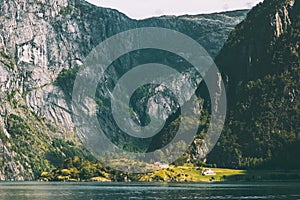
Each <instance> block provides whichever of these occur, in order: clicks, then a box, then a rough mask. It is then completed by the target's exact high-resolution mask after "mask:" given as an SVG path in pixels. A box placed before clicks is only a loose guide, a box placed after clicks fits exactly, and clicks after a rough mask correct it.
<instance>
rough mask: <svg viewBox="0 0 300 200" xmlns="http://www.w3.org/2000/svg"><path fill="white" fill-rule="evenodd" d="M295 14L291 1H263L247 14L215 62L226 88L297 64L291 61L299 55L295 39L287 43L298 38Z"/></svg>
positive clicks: (295, 7)
mask: <svg viewBox="0 0 300 200" xmlns="http://www.w3.org/2000/svg"><path fill="white" fill-rule="evenodd" d="M297 10H299V2H297V1H294V0H288V1H282V0H276V1H268V0H266V1H264V2H263V3H260V4H259V5H257V6H256V7H255V8H253V9H252V11H251V12H249V13H248V15H247V18H246V19H245V20H244V21H243V22H242V23H241V24H239V25H238V26H237V27H236V29H235V30H234V31H233V32H232V33H231V34H230V37H229V39H228V41H227V42H226V44H225V46H224V48H223V49H222V50H221V52H220V54H219V56H218V57H217V58H216V63H217V65H218V66H220V68H221V70H222V71H224V74H226V75H225V76H226V77H227V78H225V79H228V81H229V82H230V83H229V84H232V85H237V84H241V82H242V81H247V80H252V79H256V78H258V77H263V76H264V75H266V74H271V73H277V72H280V71H282V70H284V69H287V68H288V67H291V66H293V65H294V64H297V63H298V62H297V58H295V57H294V58H293V55H296V54H297V52H299V44H298V42H297V39H296V38H294V40H291V39H287V37H296V35H297V32H296V30H297V29H298V28H299V17H298V14H297V13H296V12H297ZM288 35H289V36H288ZM292 35H294V36H292ZM288 48H290V49H288ZM284 51H285V53H283V52H284ZM283 57H285V58H283ZM287 57H289V59H287ZM283 60H285V63H283ZM237 66H238V67H237Z"/></svg>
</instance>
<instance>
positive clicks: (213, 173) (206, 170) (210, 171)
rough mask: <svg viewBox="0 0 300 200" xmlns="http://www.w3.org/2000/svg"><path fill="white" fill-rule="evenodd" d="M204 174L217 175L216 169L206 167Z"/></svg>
mask: <svg viewBox="0 0 300 200" xmlns="http://www.w3.org/2000/svg"><path fill="white" fill-rule="evenodd" d="M202 175H203V176H208V175H216V173H215V171H214V170H212V169H205V170H203V171H202Z"/></svg>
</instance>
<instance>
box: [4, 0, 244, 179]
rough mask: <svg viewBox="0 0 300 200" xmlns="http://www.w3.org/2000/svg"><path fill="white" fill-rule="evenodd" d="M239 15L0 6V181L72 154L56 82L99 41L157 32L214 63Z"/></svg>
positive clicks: (42, 1)
mask: <svg viewBox="0 0 300 200" xmlns="http://www.w3.org/2000/svg"><path fill="white" fill-rule="evenodd" d="M246 13H247V11H236V12H228V13H220V14H211V15H198V16H181V17H169V16H165V17H160V18H151V19H147V20H142V21H137V20H132V19H129V18H128V17H126V16H125V15H123V14H122V13H119V12H117V11H115V10H111V9H104V8H100V7H95V6H93V5H91V4H88V3H86V2H84V1H83V0H69V1H67V0H28V1H23V0H22V1H14V0H0V27H1V28H0V114H1V116H0V135H1V139H0V149H2V150H0V160H1V163H0V180H10V179H14V180H32V179H34V178H35V177H36V176H37V175H38V174H39V173H40V172H41V171H43V170H47V169H49V168H50V167H52V166H54V165H55V163H57V160H59V159H62V158H65V157H67V156H68V155H73V154H74V153H73V154H72V153H70V152H69V151H68V150H67V149H68V148H69V149H70V148H71V149H72V148H75V147H74V144H72V143H73V142H75V143H76V141H78V140H77V139H76V136H75V133H74V130H73V128H74V125H73V122H72V116H71V111H70V110H71V109H70V105H69V101H70V99H69V96H68V95H67V94H66V92H65V91H64V90H62V88H61V87H59V86H57V84H56V79H57V77H58V75H59V74H60V73H61V71H62V70H63V69H64V70H68V69H71V68H74V67H76V66H80V65H81V64H82V63H83V60H84V58H85V56H87V55H88V53H89V52H90V51H91V50H92V48H93V47H95V46H96V45H98V44H99V43H100V42H101V41H103V40H105V39H106V38H108V37H110V36H112V35H114V34H116V33H119V32H121V31H125V30H129V29H132V28H136V27H146V26H155V27H164V28H170V29H174V30H178V31H181V32H183V33H186V34H187V35H189V36H191V37H192V38H194V39H196V40H197V41H198V42H199V43H200V44H202V45H203V46H204V47H205V48H206V50H207V51H208V52H209V53H210V54H211V55H212V56H213V57H214V56H216V55H217V53H218V51H219V50H220V48H221V47H222V45H223V43H224V42H225V40H226V39H227V35H228V34H229V32H230V31H231V30H232V29H233V27H234V26H235V25H236V24H238V23H239V22H240V21H241V20H242V19H243V18H244V17H245V15H246ZM159 61H160V60H158V62H159ZM132 62H135V61H132V59H130V63H129V65H130V64H131V63H132ZM153 112H154V111H153ZM57 138H63V139H64V140H65V141H67V140H68V141H72V142H71V143H67V144H65V143H63V142H58V143H57V142H53V141H54V140H55V141H57V140H56V139H57ZM59 141H60V140H59ZM75 146H76V145H75Z"/></svg>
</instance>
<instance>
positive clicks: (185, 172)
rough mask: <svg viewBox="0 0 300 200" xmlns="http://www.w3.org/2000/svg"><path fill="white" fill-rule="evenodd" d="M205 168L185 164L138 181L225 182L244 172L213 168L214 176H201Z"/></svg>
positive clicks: (143, 177) (162, 170)
mask: <svg viewBox="0 0 300 200" xmlns="http://www.w3.org/2000/svg"><path fill="white" fill-rule="evenodd" d="M204 169H206V168H202V167H195V166H193V165H189V164H186V165H184V166H178V167H175V166H172V165H171V166H170V167H169V168H168V169H160V170H158V171H155V172H152V173H148V174H143V175H140V178H139V181H166V182H173V181H174V182H212V181H225V180H227V178H228V177H231V176H243V175H245V174H246V173H247V171H245V170H235V169H222V168H213V170H214V171H215V173H216V175H207V176H203V175H202V171H203V170H204Z"/></svg>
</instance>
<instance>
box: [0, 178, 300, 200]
mask: <svg viewBox="0 0 300 200" xmlns="http://www.w3.org/2000/svg"><path fill="white" fill-rule="evenodd" d="M0 199H1V200H14V199H16V200H37V199H38V200H41V199H42V200H44V199H45V200H48V199H49V200H50V199H51V200H96V199H97V200H98V199H107V200H118V199H121V200H122V199H124V200H125V199H126V200H127V199H135V200H137V199H156V200H159V199H168V200H169V199H170V200H171V199H187V200H189V199H288V200H293V199H295V200H296V199H300V183H298V182H284V183H277V182H276V183H275V182H272V183H271V182H269V183H251V184H250V183H249V184H240V183H239V184H193V183H169V184H166V183H39V182H28V183H27V182H25V183H24V182H23V183H8V182H2V183H0Z"/></svg>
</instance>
